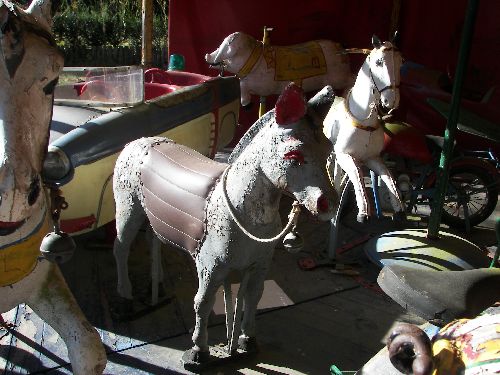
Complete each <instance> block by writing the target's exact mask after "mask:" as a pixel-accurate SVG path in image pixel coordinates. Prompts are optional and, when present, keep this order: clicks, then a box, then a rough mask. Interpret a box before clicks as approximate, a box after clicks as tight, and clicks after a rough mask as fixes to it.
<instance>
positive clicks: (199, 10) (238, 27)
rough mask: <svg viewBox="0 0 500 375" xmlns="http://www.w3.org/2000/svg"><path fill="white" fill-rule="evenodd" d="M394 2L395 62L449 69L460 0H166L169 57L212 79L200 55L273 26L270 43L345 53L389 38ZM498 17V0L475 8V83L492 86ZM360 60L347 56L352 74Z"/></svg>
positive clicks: (247, 117) (250, 117)
mask: <svg viewBox="0 0 500 375" xmlns="http://www.w3.org/2000/svg"><path fill="white" fill-rule="evenodd" d="M394 3H401V8H400V12H399V27H398V29H399V30H400V33H401V43H400V48H401V50H402V53H403V56H404V57H405V58H406V59H407V60H411V61H414V62H416V63H419V64H422V65H425V66H428V67H430V68H434V69H438V70H440V71H447V69H451V71H453V67H454V65H455V62H456V59H457V52H458V47H459V43H460V31H461V28H462V24H463V20H464V17H465V12H466V5H467V0H443V1H435V0H434V1H429V0H406V1H397V0H376V1H372V0H309V1H307V2H292V1H289V0H273V1H259V0H251V1H245V2H243V1H235V0H217V1H208V0H171V1H170V8H169V53H170V54H173V53H179V54H182V55H183V56H184V57H185V60H186V70H188V71H192V72H196V73H202V74H207V75H212V76H213V75H216V74H217V71H215V70H213V69H209V68H208V66H207V64H206V63H205V61H204V56H205V54H206V53H208V52H212V51H213V50H214V49H216V48H217V47H218V46H219V44H220V43H221V42H222V40H223V39H224V38H225V37H226V36H227V35H229V34H231V33H232V32H235V31H242V32H245V33H247V34H250V35H252V36H254V37H255V38H257V39H259V40H261V39H262V32H263V27H264V26H267V27H273V28H274V30H273V31H272V32H271V34H270V39H271V43H272V44H275V45H288V44H295V43H301V42H305V41H308V40H312V39H331V40H333V41H336V42H340V43H342V44H343V45H344V46H345V47H358V48H369V47H370V41H371V36H372V34H377V35H378V36H379V37H380V38H381V39H382V40H387V39H388V38H389V32H390V28H391V19H392V17H393V16H392V14H393V4H394ZM499 15H500V2H499V1H498V0H483V1H481V2H480V3H479V13H478V17H477V21H476V29H475V34H474V39H473V47H472V50H471V58H470V68H469V71H470V72H472V71H475V72H476V73H477V72H479V73H478V76H477V77H479V78H477V77H476V78H475V80H476V81H477V79H484V80H485V81H487V84H489V85H495V84H498V82H500V79H499V78H500V75H499V73H498V62H497V58H498V56H500V22H498V16H499ZM360 58H361V56H357V57H354V58H353V64H354V67H353V68H354V69H355V70H354V71H356V70H357V68H358V67H359V63H360V62H361V61H362V60H361V59H360ZM254 101H255V103H256V104H255V105H254V106H253V107H254V108H253V110H252V112H251V113H244V112H243V111H242V115H241V121H240V122H241V123H242V124H243V125H244V126H248V125H249V124H251V123H253V121H254V120H255V119H256V113H257V112H256V111H257V107H258V105H257V98H254ZM240 133H241V132H240ZM240 135H241V134H240Z"/></svg>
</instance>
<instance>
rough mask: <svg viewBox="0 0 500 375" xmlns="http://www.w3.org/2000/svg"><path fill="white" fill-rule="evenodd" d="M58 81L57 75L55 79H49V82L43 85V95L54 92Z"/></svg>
mask: <svg viewBox="0 0 500 375" xmlns="http://www.w3.org/2000/svg"><path fill="white" fill-rule="evenodd" d="M58 81H59V77H58V78H56V79H53V80H52V81H50V82H49V83H47V84H46V85H45V87H44V88H43V92H44V93H45V95H52V94H53V93H54V90H55V88H56V86H57V82H58Z"/></svg>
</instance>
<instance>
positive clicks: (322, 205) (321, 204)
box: [316, 195, 330, 212]
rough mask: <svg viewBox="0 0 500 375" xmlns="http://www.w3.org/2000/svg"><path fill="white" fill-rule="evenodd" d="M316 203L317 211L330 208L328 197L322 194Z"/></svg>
mask: <svg viewBox="0 0 500 375" xmlns="http://www.w3.org/2000/svg"><path fill="white" fill-rule="evenodd" d="M316 204H317V205H318V211H319V212H327V211H328V210H329V208H330V204H329V203H328V199H327V198H326V197H325V196H324V195H322V196H321V197H319V198H318V202H317V203H316Z"/></svg>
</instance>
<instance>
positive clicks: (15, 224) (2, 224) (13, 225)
mask: <svg viewBox="0 0 500 375" xmlns="http://www.w3.org/2000/svg"><path fill="white" fill-rule="evenodd" d="M23 223H24V221H16V222H9V221H0V228H2V229H17V228H19V227H20V226H21V225H23Z"/></svg>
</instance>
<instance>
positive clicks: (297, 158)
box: [283, 150, 304, 165]
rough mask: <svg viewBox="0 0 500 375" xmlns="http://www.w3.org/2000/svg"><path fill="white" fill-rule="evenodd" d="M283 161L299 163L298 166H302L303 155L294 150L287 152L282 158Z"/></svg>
mask: <svg viewBox="0 0 500 375" xmlns="http://www.w3.org/2000/svg"><path fill="white" fill-rule="evenodd" d="M283 159H285V160H295V161H297V162H298V163H299V165H301V164H304V154H302V152H300V151H299V150H294V151H290V152H287V153H286V154H285V156H283Z"/></svg>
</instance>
